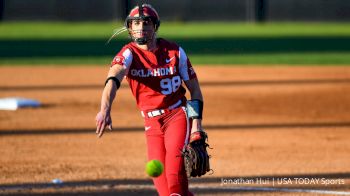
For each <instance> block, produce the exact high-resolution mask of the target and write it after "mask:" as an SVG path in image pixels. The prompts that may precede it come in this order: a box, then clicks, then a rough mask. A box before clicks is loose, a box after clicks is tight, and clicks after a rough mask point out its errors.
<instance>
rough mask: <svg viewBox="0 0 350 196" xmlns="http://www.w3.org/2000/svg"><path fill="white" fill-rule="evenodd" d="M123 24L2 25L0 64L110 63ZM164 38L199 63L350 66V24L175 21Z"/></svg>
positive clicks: (165, 29) (164, 29) (162, 30)
mask: <svg viewBox="0 0 350 196" xmlns="http://www.w3.org/2000/svg"><path fill="white" fill-rule="evenodd" d="M121 26H122V23H120V22H104V23H58V22H53V23H43V22H31V23H28V22H5V23H0V65H5V64H7V65H8V64H10V65H15V64H98V65H105V64H108V63H109V62H110V61H111V59H112V58H113V56H114V55H115V53H116V52H117V51H118V50H119V49H120V48H121V47H122V45H123V44H125V43H127V42H128V38H127V33H124V34H121V35H120V36H119V37H118V38H117V39H116V40H115V41H113V42H111V43H110V44H109V45H105V42H106V41H107V40H108V38H109V37H110V36H111V34H112V33H113V29H115V28H118V27H121ZM158 34H159V37H164V38H168V39H170V40H174V41H176V42H177V43H179V44H180V45H181V46H183V48H184V49H185V51H186V52H187V53H188V55H189V57H190V59H191V61H192V63H193V64H264V65H268V64H273V65H276V64H290V65H298V64H302V65H305V64H310V65H312V64H321V65H333V64H340V65H350V23H266V24H252V23H214V22H211V23H170V22H163V23H162V24H161V27H160V31H159V33H158Z"/></svg>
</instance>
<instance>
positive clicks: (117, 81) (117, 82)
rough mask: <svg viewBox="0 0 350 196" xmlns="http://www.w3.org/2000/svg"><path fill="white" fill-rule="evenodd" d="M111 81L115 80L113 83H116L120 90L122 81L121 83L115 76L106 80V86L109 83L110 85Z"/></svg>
mask: <svg viewBox="0 0 350 196" xmlns="http://www.w3.org/2000/svg"><path fill="white" fill-rule="evenodd" d="M109 80H113V81H114V82H115V84H116V85H117V89H119V87H120V81H119V80H118V79H117V78H116V77H114V76H112V77H109V78H107V80H106V82H105V86H106V85H107V83H108V81H109Z"/></svg>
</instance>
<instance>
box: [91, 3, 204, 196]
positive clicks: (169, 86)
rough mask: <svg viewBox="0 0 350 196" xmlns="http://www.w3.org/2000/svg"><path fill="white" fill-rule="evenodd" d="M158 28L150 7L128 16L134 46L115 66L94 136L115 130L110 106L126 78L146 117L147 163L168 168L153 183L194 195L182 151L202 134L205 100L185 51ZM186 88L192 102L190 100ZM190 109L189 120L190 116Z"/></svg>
mask: <svg viewBox="0 0 350 196" xmlns="http://www.w3.org/2000/svg"><path fill="white" fill-rule="evenodd" d="M159 25H160V20H159V16H158V13H157V11H156V10H155V9H154V8H153V7H152V6H151V5H149V4H143V5H141V6H136V7H135V8H133V9H132V10H131V11H130V14H129V15H128V17H127V18H126V20H125V29H127V30H128V32H129V34H130V37H131V39H132V42H130V43H129V44H127V45H125V46H124V47H123V48H122V49H121V51H120V52H119V53H118V54H117V55H116V56H115V58H114V59H113V61H112V63H111V67H110V70H109V72H108V77H107V80H106V82H105V88H104V90H103V94H102V99H101V110H100V112H99V113H98V114H97V116H96V126H97V129H96V134H97V135H98V136H99V137H101V136H102V135H103V133H104V130H105V128H106V127H108V128H109V129H110V130H112V119H111V115H110V113H111V106H112V102H113V100H114V98H115V95H116V92H117V89H118V88H119V86H120V82H121V81H122V79H123V78H124V76H125V78H126V79H127V81H128V83H129V86H130V88H131V91H132V94H133V95H134V97H135V99H136V103H137V106H138V108H139V109H140V111H141V115H142V116H143V117H144V125H145V136H146V140H147V152H148V153H147V154H148V159H149V160H152V159H157V160H159V161H161V162H162V163H163V165H164V168H165V169H164V171H165V172H163V173H162V175H161V176H159V177H157V178H153V182H154V185H155V187H156V189H157V191H158V193H159V195H161V196H169V195H182V196H185V195H193V194H192V193H191V192H189V190H188V178H187V175H186V171H185V168H184V158H183V156H181V150H182V149H183V148H184V146H185V145H187V144H188V142H189V141H190V134H191V133H192V134H194V135H196V133H197V132H199V131H201V130H202V122H201V118H202V110H203V97H202V92H201V90H200V86H199V83H198V80H197V76H196V73H195V71H194V69H193V67H192V65H191V63H190V61H189V59H188V57H187V55H186V53H185V51H184V50H183V49H182V48H181V47H179V46H178V45H177V44H175V43H172V42H169V41H167V40H165V39H161V38H157V37H156V32H157V30H158V28H159ZM182 82H184V84H185V86H186V88H187V89H188V90H189V92H190V95H191V100H186V97H185V92H186V90H185V87H184V86H183V85H182ZM186 104H187V105H189V107H190V109H191V112H190V115H189V113H186V108H185V107H184V106H186ZM188 117H191V118H188ZM197 136H200V135H197ZM194 138H195V137H194Z"/></svg>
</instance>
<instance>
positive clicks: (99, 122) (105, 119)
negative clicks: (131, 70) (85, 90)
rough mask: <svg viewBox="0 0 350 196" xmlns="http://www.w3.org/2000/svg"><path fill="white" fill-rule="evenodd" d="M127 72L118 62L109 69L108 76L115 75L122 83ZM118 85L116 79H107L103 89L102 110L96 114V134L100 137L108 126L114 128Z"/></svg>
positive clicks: (110, 128)
mask: <svg viewBox="0 0 350 196" xmlns="http://www.w3.org/2000/svg"><path fill="white" fill-rule="evenodd" d="M125 73H126V69H125V67H123V66H122V65H119V64H116V65H113V66H112V67H111V68H110V69H109V71H108V75H107V78H111V77H115V78H116V79H117V80H118V81H119V84H120V83H121V82H122V80H123V78H124V76H125ZM118 81H117V82H118ZM117 85H118V84H117V83H116V82H115V81H114V80H111V79H110V80H108V81H107V83H106V85H105V87H104V89H103V93H102V98H101V109H100V112H99V113H98V114H97V115H96V134H97V135H98V137H101V136H102V135H103V133H104V130H105V128H106V127H108V129H109V130H112V119H111V108H112V103H113V100H114V98H115V96H116V92H117V90H118V86H117Z"/></svg>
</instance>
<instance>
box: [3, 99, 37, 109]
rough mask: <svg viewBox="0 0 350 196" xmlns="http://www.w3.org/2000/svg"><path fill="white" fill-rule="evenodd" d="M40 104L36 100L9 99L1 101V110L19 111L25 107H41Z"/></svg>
mask: <svg viewBox="0 0 350 196" xmlns="http://www.w3.org/2000/svg"><path fill="white" fill-rule="evenodd" d="M39 106H40V102H39V101H36V100H34V99H26V98H21V97H8V98H2V99H0V110H17V109H18V108H23V107H39Z"/></svg>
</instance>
